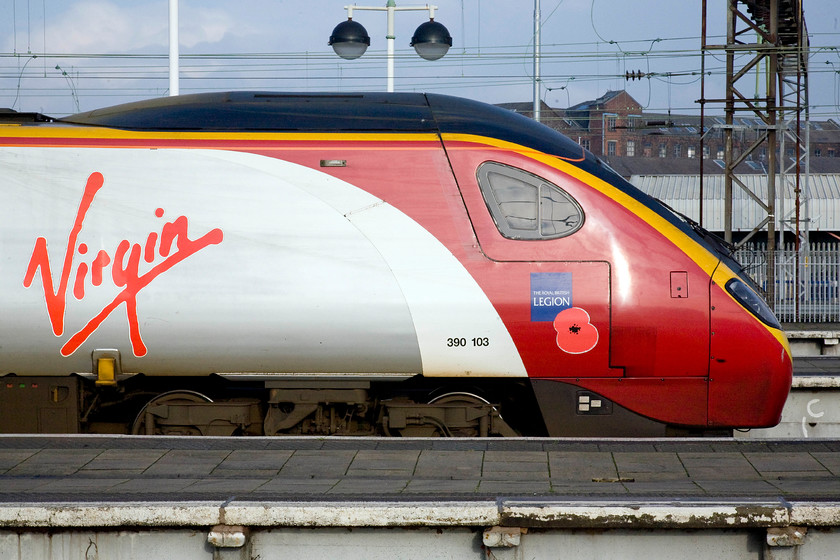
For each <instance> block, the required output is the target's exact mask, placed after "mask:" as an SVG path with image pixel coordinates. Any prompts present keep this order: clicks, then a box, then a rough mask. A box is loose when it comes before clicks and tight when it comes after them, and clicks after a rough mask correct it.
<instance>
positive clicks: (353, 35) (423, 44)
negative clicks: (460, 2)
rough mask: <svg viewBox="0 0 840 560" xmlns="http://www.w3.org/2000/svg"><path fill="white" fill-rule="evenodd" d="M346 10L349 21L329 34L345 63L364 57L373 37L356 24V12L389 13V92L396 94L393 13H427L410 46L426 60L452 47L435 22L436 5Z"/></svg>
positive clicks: (391, 1)
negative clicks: (427, 18)
mask: <svg viewBox="0 0 840 560" xmlns="http://www.w3.org/2000/svg"><path fill="white" fill-rule="evenodd" d="M344 9H345V10H347V21H343V22H341V23H339V24H338V25H336V26H335V29H333V32H332V35H330V42H329V44H330V46H332V48H333V50H334V51H335V54H337V55H338V56H340V57H341V58H343V59H345V60H354V59H356V58H359V57H360V56H362V55H363V54H364V53H365V51H366V50H367V48H368V47H369V46H370V36H369V35H368V33H367V30H366V29H365V28H364V26H363V25H362V24H361V23H358V22H355V21H353V12H354V11H358V10H368V11H377V12H386V13H387V16H388V34H387V35H386V36H385V38H386V39H387V40H388V55H387V61H388V74H387V76H388V84H387V91H388V92H392V91H394V41H395V39H396V37H395V36H394V14H395V13H396V12H397V11H410V10H411V11H417V10H423V11H425V10H428V11H429V21H427V22H425V23H423V24H421V25H420V26H419V27H418V28H417V30H416V31H415V32H414V36H413V37H412V38H411V46H412V47H414V50H415V51H417V54H418V55H420V56H421V57H422V58H424V59H426V60H437V59H439V58H441V57H443V55H445V54H446V52H447V51H448V50H449V47H451V46H452V36H451V35H450V34H449V31H448V30H447V29H446V27H444V26H443V24H440V23H438V22H436V21H435V10H436V9H437V6H432V5H430V4H426V5H425V6H400V7H397V4H396V2H395V0H388V3H387V4H386V5H385V6H384V7H378V6H345V7H344Z"/></svg>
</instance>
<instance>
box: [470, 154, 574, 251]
mask: <svg viewBox="0 0 840 560" xmlns="http://www.w3.org/2000/svg"><path fill="white" fill-rule="evenodd" d="M477 175H478V184H479V187H481V194H482V195H483V196H484V202H485V203H486V204H487V208H488V209H489V210H490V213H491V215H492V216H493V221H494V222H495V223H496V227H497V228H498V229H499V233H501V234H502V235H503V236H505V237H507V238H509V239H534V240H536V239H557V238H559V237H566V236H567V235H571V234H573V233H574V232H576V231H577V230H578V229H580V227H581V226H582V225H583V209H582V208H581V207H580V205H579V204H578V203H577V201H576V200H575V199H573V198H572V197H571V196H570V195H569V194H568V193H567V192H566V191H564V190H562V189H561V188H560V187H558V186H557V185H554V184H552V183H549V182H548V181H546V180H545V179H543V178H541V177H538V176H536V175H532V174H531V173H528V172H526V171H523V170H521V169H517V168H516V167H510V166H508V165H503V164H501V163H496V162H492V161H489V162H487V163H484V164H482V165H481V166H480V167H479V168H478V173H477Z"/></svg>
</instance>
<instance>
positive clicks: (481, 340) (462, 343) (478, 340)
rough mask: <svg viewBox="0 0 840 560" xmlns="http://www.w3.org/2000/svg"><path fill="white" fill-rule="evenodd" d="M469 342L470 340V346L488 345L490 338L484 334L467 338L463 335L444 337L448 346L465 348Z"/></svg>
mask: <svg viewBox="0 0 840 560" xmlns="http://www.w3.org/2000/svg"><path fill="white" fill-rule="evenodd" d="M470 342H472V346H481V347H483V346H490V339H489V338H488V337H486V336H480V337H475V338H472V339H469V340H468V339H467V338H466V337H463V336H453V337H450V338H447V339H446V345H447V346H448V347H450V348H465V347H467V346H468V343H470Z"/></svg>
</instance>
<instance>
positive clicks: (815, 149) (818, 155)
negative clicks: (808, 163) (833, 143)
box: [814, 148, 822, 157]
mask: <svg viewBox="0 0 840 560" xmlns="http://www.w3.org/2000/svg"><path fill="white" fill-rule="evenodd" d="M814 157H822V150H820V149H819V148H814Z"/></svg>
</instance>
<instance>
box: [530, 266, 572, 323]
mask: <svg viewBox="0 0 840 560" xmlns="http://www.w3.org/2000/svg"><path fill="white" fill-rule="evenodd" d="M570 307H573V305H572V273H571V272H532V273H531V321H554V318H555V317H557V314H558V313H560V312H561V311H563V310H564V309H568V308H570Z"/></svg>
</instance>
